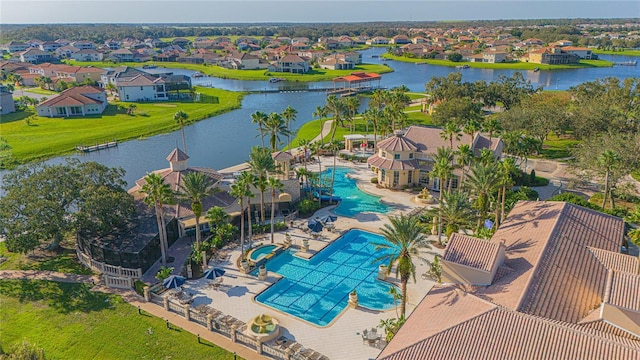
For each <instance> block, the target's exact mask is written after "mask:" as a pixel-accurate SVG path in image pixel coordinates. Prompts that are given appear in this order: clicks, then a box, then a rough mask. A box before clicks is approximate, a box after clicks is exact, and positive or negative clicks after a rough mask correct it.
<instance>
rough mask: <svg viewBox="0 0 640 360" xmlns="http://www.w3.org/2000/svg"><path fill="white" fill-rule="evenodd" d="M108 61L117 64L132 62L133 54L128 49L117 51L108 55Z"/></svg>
mask: <svg viewBox="0 0 640 360" xmlns="http://www.w3.org/2000/svg"><path fill="white" fill-rule="evenodd" d="M109 59H110V60H113V61H117V62H129V61H133V52H132V51H131V50H129V49H124V48H123V49H118V50H114V51H112V52H110V53H109Z"/></svg>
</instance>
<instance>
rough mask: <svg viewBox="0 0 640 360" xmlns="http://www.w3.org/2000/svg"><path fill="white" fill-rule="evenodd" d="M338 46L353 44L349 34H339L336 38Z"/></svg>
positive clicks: (350, 45)
mask: <svg viewBox="0 0 640 360" xmlns="http://www.w3.org/2000/svg"><path fill="white" fill-rule="evenodd" d="M337 40H338V46H340V47H352V46H353V45H354V44H353V39H351V38H350V37H349V36H340V37H339V38H338V39H337Z"/></svg>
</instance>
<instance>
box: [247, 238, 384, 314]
mask: <svg viewBox="0 0 640 360" xmlns="http://www.w3.org/2000/svg"><path fill="white" fill-rule="evenodd" d="M372 241H375V242H384V241H385V240H384V237H382V236H380V235H376V234H372V233H369V232H365V231H361V230H349V231H348V232H346V233H345V234H344V235H343V236H342V237H340V238H338V239H336V240H335V241H334V242H333V243H331V244H330V245H329V246H327V247H326V248H325V249H324V250H322V251H321V252H320V253H318V254H316V255H315V256H314V257H312V258H311V260H305V259H301V258H298V257H296V256H294V255H293V254H294V253H293V252H292V250H288V251H285V252H283V253H282V254H280V255H277V256H275V257H273V258H272V259H271V260H269V261H268V262H267V263H266V267H267V270H269V271H273V272H275V273H278V274H280V275H282V276H283V278H282V279H281V280H280V281H278V282H277V283H275V284H274V285H272V286H271V287H269V288H268V289H266V290H265V291H263V292H262V293H260V294H259V295H258V296H256V298H255V299H256V301H258V302H260V303H262V304H264V305H267V306H269V307H272V308H274V309H276V310H280V311H283V312H286V313H288V314H291V315H293V316H295V317H298V318H300V319H303V320H306V321H308V322H311V323H313V324H315V325H318V326H327V325H329V324H330V323H331V322H332V321H333V320H334V319H335V318H336V317H337V316H338V315H339V314H340V313H341V312H342V311H343V310H344V309H345V308H346V307H347V301H348V298H349V292H351V291H352V290H353V289H356V292H357V294H358V302H359V305H360V306H362V307H365V308H368V309H372V310H388V309H391V308H393V307H394V302H393V297H392V296H391V295H389V288H390V286H391V285H390V284H389V283H386V282H383V281H380V280H378V279H377V275H378V265H380V264H381V263H380V262H375V263H374V262H373V260H374V259H375V258H376V257H378V256H380V254H381V252H380V251H378V252H375V251H374V247H373V245H371V242H372ZM253 274H254V275H255V271H254V273H253Z"/></svg>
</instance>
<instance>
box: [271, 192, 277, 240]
mask: <svg viewBox="0 0 640 360" xmlns="http://www.w3.org/2000/svg"><path fill="white" fill-rule="evenodd" d="M275 197H276V189H275V188H273V189H272V190H271V243H272V244H273V233H274V232H275V224H274V223H273V218H274V217H275V215H276V207H275Z"/></svg>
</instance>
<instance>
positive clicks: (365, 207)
mask: <svg viewBox="0 0 640 360" xmlns="http://www.w3.org/2000/svg"><path fill="white" fill-rule="evenodd" d="M332 171H333V168H328V169H327V170H325V171H324V172H323V173H322V175H323V176H325V177H328V179H329V181H330V180H331V173H332ZM350 172H353V170H352V169H349V168H344V167H336V176H335V180H334V184H333V193H334V194H335V195H337V196H340V197H341V198H342V201H341V202H340V203H339V204H338V206H337V207H336V208H335V209H334V210H333V212H334V213H336V214H338V215H342V216H348V217H354V216H355V215H356V214H359V213H362V212H376V213H381V214H384V213H387V212H389V210H391V207H389V206H388V205H385V204H383V203H381V202H380V198H379V197H377V196H374V195H370V194H367V193H365V192H363V191H362V190H360V189H358V186H357V185H356V180H355V179H350V178H348V177H347V174H348V173H350ZM329 184H330V182H329Z"/></svg>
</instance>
